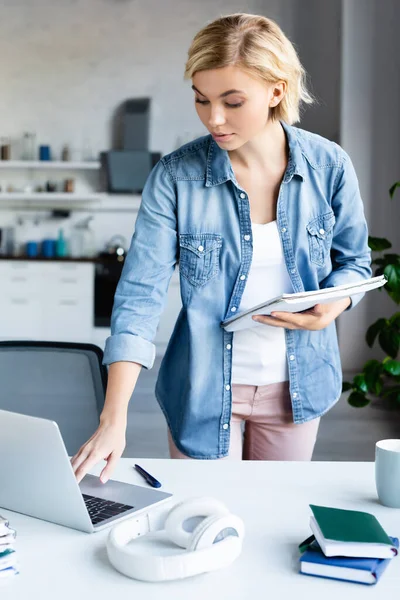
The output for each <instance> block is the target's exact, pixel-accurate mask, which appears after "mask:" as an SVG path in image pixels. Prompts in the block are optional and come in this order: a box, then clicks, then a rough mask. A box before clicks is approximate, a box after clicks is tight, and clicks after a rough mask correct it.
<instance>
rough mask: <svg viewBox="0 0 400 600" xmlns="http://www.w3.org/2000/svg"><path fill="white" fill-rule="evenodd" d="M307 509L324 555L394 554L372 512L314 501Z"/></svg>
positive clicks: (375, 556) (391, 543)
mask: <svg viewBox="0 0 400 600" xmlns="http://www.w3.org/2000/svg"><path fill="white" fill-rule="evenodd" d="M310 508H311V510H312V512H313V516H312V517H311V519H310V527H311V530H312V532H313V534H314V535H315V538H316V540H317V542H318V543H319V545H320V546H321V549H322V551H323V553H324V554H325V556H354V557H359V558H393V556H396V554H397V549H396V547H395V546H394V545H393V542H392V540H391V539H390V537H389V536H388V535H387V533H386V532H385V530H384V529H383V528H382V526H381V525H380V523H379V521H378V519H377V518H376V517H374V515H371V514H370V513H367V512H361V511H358V510H343V509H341V508H330V507H328V506H315V505H314V504H310Z"/></svg>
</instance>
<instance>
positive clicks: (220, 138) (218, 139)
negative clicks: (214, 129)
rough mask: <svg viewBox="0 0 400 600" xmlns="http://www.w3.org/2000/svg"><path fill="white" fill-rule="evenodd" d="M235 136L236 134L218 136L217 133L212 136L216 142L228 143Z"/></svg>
mask: <svg viewBox="0 0 400 600" xmlns="http://www.w3.org/2000/svg"><path fill="white" fill-rule="evenodd" d="M233 135H235V134H234V133H225V134H224V135H217V134H216V133H213V134H212V136H213V138H214V140H215V141H216V142H227V141H228V140H229V139H230V138H231V137H232V136H233Z"/></svg>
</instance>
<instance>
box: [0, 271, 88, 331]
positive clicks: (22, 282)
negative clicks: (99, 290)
mask: <svg viewBox="0 0 400 600" xmlns="http://www.w3.org/2000/svg"><path fill="white" fill-rule="evenodd" d="M0 281H1V289H0V339H25V340H26V339H28V340H29V339H30V340H39V341H65V342H68V341H71V342H72V341H75V342H90V341H91V338H92V331H93V288H94V265H93V264H92V263H79V262H65V263H63V262H58V261H49V262H44V261H35V262H34V261H27V260H26V261H24V260H4V261H0Z"/></svg>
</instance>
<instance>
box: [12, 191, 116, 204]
mask: <svg viewBox="0 0 400 600" xmlns="http://www.w3.org/2000/svg"><path fill="white" fill-rule="evenodd" d="M106 197H107V194H105V193H101V192H97V193H93V194H88V193H87V192H85V193H83V194H79V193H77V192H74V193H68V192H38V193H24V192H2V193H0V201H2V200H16V201H23V202H36V201H40V202H42V201H43V202H65V201H67V202H96V201H98V200H103V199H104V198H106Z"/></svg>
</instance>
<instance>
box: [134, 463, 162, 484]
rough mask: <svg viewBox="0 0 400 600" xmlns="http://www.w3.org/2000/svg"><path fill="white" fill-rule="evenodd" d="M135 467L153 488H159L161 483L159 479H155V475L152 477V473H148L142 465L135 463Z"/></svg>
mask: <svg viewBox="0 0 400 600" xmlns="http://www.w3.org/2000/svg"><path fill="white" fill-rule="evenodd" d="M135 469H136V471H137V472H138V473H140V474H141V476H142V477H143V478H144V479H145V480H146V481H147V483H149V484H150V485H151V486H152V487H155V488H160V487H161V483H160V482H159V481H157V479H156V478H155V477H153V475H150V473H148V472H147V471H145V470H144V469H143V467H141V466H140V465H135Z"/></svg>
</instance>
